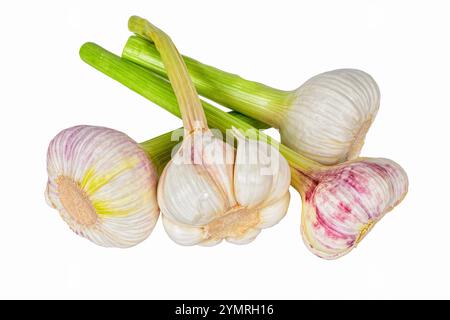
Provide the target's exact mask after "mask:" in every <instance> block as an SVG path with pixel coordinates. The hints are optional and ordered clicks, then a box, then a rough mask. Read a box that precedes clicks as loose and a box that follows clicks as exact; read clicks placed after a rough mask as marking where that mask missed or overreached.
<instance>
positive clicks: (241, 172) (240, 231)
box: [158, 133, 290, 246]
mask: <svg viewBox="0 0 450 320" xmlns="http://www.w3.org/2000/svg"><path fill="white" fill-rule="evenodd" d="M206 134H208V133H206ZM192 140H193V136H192V135H190V136H188V137H186V138H185V140H184V142H183V145H182V147H181V148H180V150H178V152H177V153H176V154H175V155H174V157H173V159H172V161H171V162H169V164H168V165H167V166H166V168H165V169H164V172H163V173H162V175H161V178H160V183H159V185H158V203H159V206H160V208H161V213H162V221H163V225H164V228H165V230H166V232H167V233H168V235H169V237H170V238H171V239H172V240H173V241H175V242H176V243H178V244H181V245H204V246H212V245H216V244H218V243H220V242H221V241H222V240H224V239H225V240H227V241H228V242H231V243H235V244H246V243H249V242H251V241H253V240H254V239H255V238H256V236H257V235H258V234H259V233H260V231H261V229H263V228H268V227H271V226H273V225H275V224H277V223H278V222H279V221H280V220H281V219H282V218H283V217H284V216H285V214H286V212H287V208H288V205H289V200H290V194H289V185H290V169H289V166H288V163H287V161H286V160H285V159H284V158H283V157H282V156H281V155H280V154H279V152H278V150H275V149H274V148H273V147H272V146H270V145H267V144H265V143H264V142H256V141H252V143H250V142H249V141H248V140H247V139H245V138H243V137H240V138H238V146H237V149H236V150H234V148H233V147H232V146H231V145H229V144H227V143H225V142H223V141H222V140H221V139H218V138H215V137H211V136H210V137H209V138H208V139H202V140H203V141H202V142H201V143H200V144H199V143H195V142H192ZM190 143H193V144H194V145H195V147H194V148H191V147H190ZM267 148H269V150H270V152H271V155H273V156H274V157H275V158H273V159H272V158H270V161H271V162H270V163H267V162H265V164H263V163H262V161H261V158H262V157H261V155H262V153H263V152H264V151H266V150H267ZM189 150H193V153H194V154H193V155H192V157H188V158H187V159H186V158H183V157H185V156H186V154H185V152H189ZM258 153H260V154H258ZM255 157H256V158H257V159H255ZM194 158H196V159H197V162H195V161H194ZM274 159H275V161H274ZM186 160H188V161H187V162H183V161H186ZM254 160H256V162H255V161H254ZM266 160H267V159H266ZM275 162H276V164H275Z"/></svg>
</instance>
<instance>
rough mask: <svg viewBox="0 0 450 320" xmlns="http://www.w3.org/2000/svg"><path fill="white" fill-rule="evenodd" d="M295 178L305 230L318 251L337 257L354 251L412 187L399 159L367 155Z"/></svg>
mask: <svg viewBox="0 0 450 320" xmlns="http://www.w3.org/2000/svg"><path fill="white" fill-rule="evenodd" d="M295 175H297V176H296V178H294V179H293V180H294V181H295V182H294V185H296V188H298V189H300V191H301V193H302V197H303V210H302V226H301V231H302V236H303V240H304V242H305V244H306V245H307V247H308V248H309V249H310V250H311V251H312V252H313V253H314V254H316V255H317V256H319V257H321V258H325V259H336V258H339V257H341V256H343V255H345V254H347V253H348V252H349V251H351V250H352V249H353V248H354V247H356V245H357V244H358V243H359V242H360V241H361V240H362V239H363V238H364V236H365V235H366V234H367V233H368V232H369V231H370V230H371V229H372V228H373V226H374V225H375V224H376V223H377V222H378V221H379V220H380V219H381V218H382V217H383V216H384V215H385V214H386V213H387V212H389V211H390V210H391V209H392V208H394V207H395V206H396V205H397V204H398V203H400V202H401V201H402V200H403V198H404V197H405V195H406V193H407V190H408V177H407V175H406V173H405V171H404V170H403V169H402V168H401V167H400V166H399V165H398V164H397V163H395V162H394V161H392V160H388V159H383V158H361V159H358V160H357V161H353V162H350V163H347V164H345V165H340V166H337V167H334V168H333V169H328V170H326V171H323V172H320V173H315V174H312V175H311V176H309V177H308V176H305V175H303V174H301V173H299V172H296V173H295Z"/></svg>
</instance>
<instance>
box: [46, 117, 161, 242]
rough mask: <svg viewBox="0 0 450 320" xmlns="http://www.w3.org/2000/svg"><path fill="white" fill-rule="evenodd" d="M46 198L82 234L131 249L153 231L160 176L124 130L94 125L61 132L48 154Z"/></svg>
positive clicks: (156, 216) (157, 213)
mask: <svg viewBox="0 0 450 320" xmlns="http://www.w3.org/2000/svg"><path fill="white" fill-rule="evenodd" d="M47 171H48V184H47V190H46V199H47V202H48V203H49V205H50V206H52V207H53V208H55V209H56V210H58V211H59V213H60V215H61V217H62V218H63V219H64V221H66V223H67V224H68V225H69V227H70V228H71V229H72V230H73V231H74V232H75V233H76V234H78V235H80V236H82V237H85V238H87V239H89V240H90V241H92V242H94V243H95V244H97V245H100V246H104V247H120V248H126V247H131V246H134V245H136V244H138V243H140V242H141V241H143V240H144V239H146V238H147V237H148V236H149V235H150V233H151V232H152V230H153V228H154V226H155V224H156V222H157V219H158V216H159V208H158V205H157V199H156V183H157V173H156V171H155V169H154V167H153V165H152V163H151V162H150V160H149V159H148V157H147V155H146V154H145V152H144V151H143V150H142V149H141V148H140V146H139V145H138V144H137V143H136V142H135V141H133V140H132V139H131V138H129V137H128V136H127V135H125V134H124V133H122V132H119V131H116V130H112V129H108V128H103V127H94V126H76V127H72V128H68V129H65V130H63V131H61V132H60V133H59V134H58V135H57V136H56V137H55V138H54V139H53V140H52V141H51V142H50V145H49V148H48V154H47Z"/></svg>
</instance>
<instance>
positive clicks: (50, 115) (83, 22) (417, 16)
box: [0, 0, 450, 299]
mask: <svg viewBox="0 0 450 320" xmlns="http://www.w3.org/2000/svg"><path fill="white" fill-rule="evenodd" d="M448 3H449V2H447V1H421V2H416V1H395V2H394V1H370V2H369V1H309V2H305V1H285V2H283V1H272V2H268V1H261V0H259V1H231V0H227V1H222V2H219V1H167V0H165V1H148V0H147V1H115V2H112V1H95V2H94V1H80V0H78V1H14V2H13V1H8V2H6V1H2V2H1V4H0V35H1V37H0V49H1V50H0V57H1V59H0V66H1V68H0V85H1V86H0V88H1V89H0V92H1V93H0V107H1V114H0V120H1V127H0V130H1V135H0V137H1V138H0V139H1V146H2V152H1V156H0V165H1V166H0V168H1V176H0V179H1V180H0V196H1V206H0V208H1V211H0V298H152V299H155V298H156V299H158V298H183V299H184V298H192V299H205V298H212V299H214V298H236V299H239V298H257V299H258V298H261V299H263V298H264V299H276V298H289V299H290V298H450V293H449V287H450V277H449V272H450V257H449V251H450V250H449V244H450V242H449V234H450V232H449V228H450V211H449V205H448V201H449V195H448V191H449V190H448V185H449V184H448V181H449V179H450V176H449V169H448V168H446V167H445V166H446V165H447V162H448V159H449V142H448V138H449V128H450V111H449V110H450V105H449V93H450V86H449V84H450V82H449V79H450V77H449V74H450V64H449V57H450V41H449V33H448V32H449V31H450V19H449V16H450V5H449V4H448ZM132 14H138V15H140V16H143V17H146V18H148V19H149V20H151V21H152V22H153V23H154V24H156V25H157V26H159V27H160V28H162V29H163V30H165V31H166V32H167V33H169V34H170V35H171V36H172V38H173V40H174V41H175V43H176V44H177V46H178V48H179V49H180V51H182V52H183V53H185V54H188V55H190V56H192V57H195V58H197V59H199V60H200V61H203V62H206V63H209V64H212V65H215V66H218V67H220V68H222V69H225V70H228V71H232V72H235V73H239V74H240V75H242V76H244V77H246V78H250V79H255V80H258V81H260V82H263V83H266V84H269V85H272V86H275V87H278V88H284V89H293V88H295V87H297V86H299V85H300V84H301V83H303V81H305V80H306V79H308V78H309V77H311V76H312V75H314V74H317V73H320V72H323V71H327V70H331V69H335V68H342V67H353V68H360V69H363V70H365V71H367V72H369V73H371V74H372V75H373V77H374V78H375V79H376V80H377V82H378V84H379V86H380V89H381V93H382V102H381V108H380V112H379V114H378V117H377V119H376V121H375V123H374V125H373V127H372V129H371V131H370V132H369V134H368V137H367V141H366V145H365V147H364V149H363V155H364V156H380V157H388V158H391V159H394V160H395V161H397V162H398V163H400V164H402V166H403V167H404V168H405V169H406V171H407V172H408V174H409V178H410V191H409V194H408V196H407V197H406V199H405V200H404V202H403V203H402V204H401V205H400V206H398V207H397V208H396V209H395V210H394V211H392V212H391V213H390V214H388V215H387V216H386V217H385V218H384V219H383V220H382V221H381V222H380V223H379V224H378V225H377V226H376V227H375V229H374V230H373V231H372V232H371V234H370V235H369V236H368V237H366V238H365V240H364V241H363V242H362V243H361V244H360V246H359V247H358V248H357V249H355V250H354V251H353V252H351V253H350V254H349V255H347V256H345V257H343V258H341V259H339V260H336V261H324V260H321V259H319V258H317V257H315V256H314V255H312V254H311V253H310V252H309V251H308V250H307V249H306V247H305V246H304V245H303V243H302V241H301V238H300V233H299V224H300V210H301V202H300V197H299V196H298V194H297V193H296V192H295V191H294V190H292V202H291V205H290V209H289V212H288V215H287V217H286V218H285V219H284V220H283V221H282V222H281V223H280V224H279V225H277V226H275V227H274V228H272V229H269V230H266V231H264V232H262V233H261V234H260V236H259V237H258V238H257V240H256V241H254V242H253V243H251V244H250V245H247V246H235V245H231V244H221V245H219V246H216V247H212V248H203V247H181V246H178V245H176V244H175V243H173V242H172V241H171V240H170V239H169V238H168V237H167V236H166V235H165V233H164V230H163V228H162V225H161V224H160V223H158V225H157V226H156V228H155V230H154V232H153V234H152V235H151V236H150V237H149V238H148V239H147V240H146V241H145V242H144V243H142V244H140V245H138V246H136V247H134V248H131V249H127V250H119V249H105V248H101V247H97V246H95V245H93V244H92V243H90V242H89V241H87V240H85V239H83V238H80V237H77V236H76V235H75V234H73V233H72V232H71V231H70V230H69V229H68V227H67V226H66V225H65V223H64V222H63V221H62V220H61V219H60V217H59V216H58V214H57V212H56V211H54V210H53V209H51V208H49V207H48V206H47V205H46V203H45V201H44V196H43V194H44V187H45V184H46V178H47V177H46V149H47V145H48V143H49V141H50V140H51V138H52V137H53V136H54V135H56V134H57V133H58V132H59V131H60V130H62V129H63V128H65V127H69V126H73V125H77V124H95V125H102V126H107V127H111V128H115V129H118V130H121V131H124V132H126V133H128V134H129V135H130V136H131V137H133V138H134V139H135V140H137V141H141V140H144V139H148V138H151V137H154V136H156V135H158V134H160V133H163V132H165V131H167V130H172V129H174V128H177V127H178V126H180V125H181V121H180V120H178V119H176V118H175V117H173V116H172V115H170V114H169V113H167V112H165V111H164V110H162V109H160V108H158V107H156V106H155V105H153V104H152V103H149V102H148V101H146V100H145V99H143V98H142V97H140V96H138V95H137V94H135V93H133V92H131V91H129V90H128V89H126V88H124V87H122V86H121V85H120V84H118V83H116V82H114V81H113V80H110V79H108V78H107V77H106V76H104V75H103V74H100V73H99V72H97V71H95V70H94V69H92V68H91V67H89V66H87V65H85V64H84V63H83V62H82V61H81V60H80V59H79V56H78V49H79V47H80V45H81V44H82V43H83V42H86V41H94V42H97V43H98V44H100V45H102V46H104V47H106V48H107V49H109V50H112V51H114V52H116V53H120V52H121V48H122V46H123V45H124V43H125V41H126V39H127V37H128V36H129V35H130V34H129V32H128V31H127V19H128V17H129V16H130V15H132ZM272 133H274V134H276V132H275V131H274V130H273V131H272Z"/></svg>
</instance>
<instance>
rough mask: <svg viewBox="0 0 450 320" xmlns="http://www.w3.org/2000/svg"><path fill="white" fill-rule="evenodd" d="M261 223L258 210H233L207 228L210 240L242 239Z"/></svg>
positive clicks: (238, 208) (239, 208)
mask: <svg viewBox="0 0 450 320" xmlns="http://www.w3.org/2000/svg"><path fill="white" fill-rule="evenodd" d="M259 222H260V218H259V212H258V210H256V209H247V208H241V207H237V208H233V209H232V210H230V211H228V212H227V213H226V214H225V215H223V216H222V217H220V218H217V219H215V220H214V221H212V222H210V223H209V224H208V225H206V226H205V230H206V232H207V234H208V238H209V239H224V238H229V237H231V238H240V237H242V236H243V235H244V234H245V233H246V232H247V231H248V230H250V229H252V228H254V227H256V226H257V225H258V224H259Z"/></svg>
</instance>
